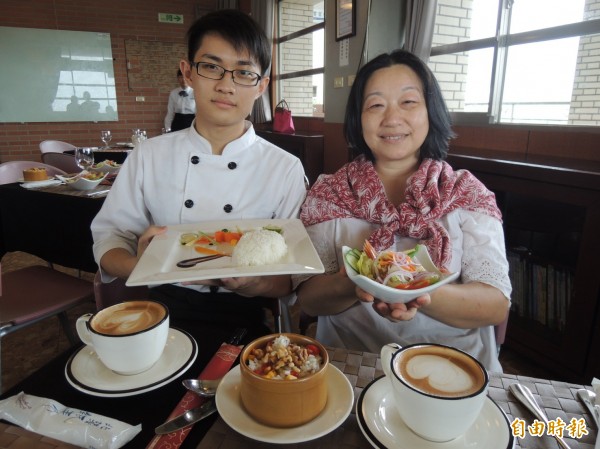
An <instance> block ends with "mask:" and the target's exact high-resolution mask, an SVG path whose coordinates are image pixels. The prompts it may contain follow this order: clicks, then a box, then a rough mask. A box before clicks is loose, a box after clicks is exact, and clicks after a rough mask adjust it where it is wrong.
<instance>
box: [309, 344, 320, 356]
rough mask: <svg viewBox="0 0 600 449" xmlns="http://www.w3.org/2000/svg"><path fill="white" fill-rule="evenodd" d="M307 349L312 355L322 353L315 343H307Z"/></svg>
mask: <svg viewBox="0 0 600 449" xmlns="http://www.w3.org/2000/svg"><path fill="white" fill-rule="evenodd" d="M306 350H307V351H308V353H309V354H312V355H319V354H320V353H321V351H319V348H318V347H317V346H315V345H306Z"/></svg>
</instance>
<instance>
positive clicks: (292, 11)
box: [274, 0, 325, 117]
mask: <svg viewBox="0 0 600 449" xmlns="http://www.w3.org/2000/svg"><path fill="white" fill-rule="evenodd" d="M278 18H279V20H278V24H279V29H278V31H277V37H276V39H275V44H276V47H277V56H276V60H277V72H276V75H275V77H274V78H275V91H276V92H275V97H276V102H279V101H280V100H282V99H285V100H286V101H287V103H288V105H289V106H290V109H291V110H292V111H293V112H294V115H295V116H301V117H323V75H324V73H325V68H324V65H325V60H324V53H325V2H324V0H280V1H279V2H278Z"/></svg>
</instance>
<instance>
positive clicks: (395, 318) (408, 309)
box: [373, 294, 431, 323]
mask: <svg viewBox="0 0 600 449" xmlns="http://www.w3.org/2000/svg"><path fill="white" fill-rule="evenodd" d="M430 303H431V297H430V296H429V295H427V294H426V295H422V296H419V297H418V298H415V299H413V300H412V301H409V302H407V303H404V304H403V303H395V304H390V303H387V302H383V301H381V300H380V299H375V301H374V302H373V309H374V310H375V312H377V313H378V314H379V315H381V316H382V317H384V318H387V319H388V320H390V321H392V322H394V323H398V322H400V321H410V320H412V319H413V318H414V317H415V315H416V314H417V311H418V310H419V309H420V308H421V307H423V306H426V305H428V304H430Z"/></svg>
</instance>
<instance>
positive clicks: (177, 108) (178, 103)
mask: <svg viewBox="0 0 600 449" xmlns="http://www.w3.org/2000/svg"><path fill="white" fill-rule="evenodd" d="M182 90H185V91H186V92H187V94H188V95H187V97H183V96H181V95H179V92H181V91H182ZM175 113H178V114H195V113H196V99H195V98H194V89H192V88H191V87H189V86H186V87H185V89H182V88H181V87H178V88H177V89H173V90H172V91H171V93H170V94H169V102H168V103H167V115H165V128H170V127H171V123H173V117H175Z"/></svg>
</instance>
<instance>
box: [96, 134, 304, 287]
mask: <svg viewBox="0 0 600 449" xmlns="http://www.w3.org/2000/svg"><path fill="white" fill-rule="evenodd" d="M246 127H247V130H246V132H245V134H244V135H243V136H242V137H240V138H239V139H237V140H234V141H233V142H230V143H229V144H228V145H227V146H226V147H225V148H224V150H223V154H222V155H214V154H212V149H211V146H210V143H209V142H208V141H207V140H206V139H205V138H204V137H202V136H201V135H200V134H198V132H197V131H196V129H195V127H194V126H193V125H192V126H191V127H190V128H187V129H184V130H181V131H178V132H174V133H168V134H164V135H161V136H158V137H155V138H152V139H148V140H144V141H142V142H140V143H139V144H138V145H137V146H136V148H135V149H134V150H133V151H132V152H131V154H130V155H129V156H128V157H127V159H126V160H125V163H124V164H123V166H122V167H121V170H120V171H119V174H118V176H117V178H116V180H115V183H114V185H113V186H112V188H111V191H110V193H109V195H108V196H107V197H106V200H105V201H104V205H103V206H102V208H101V209H100V212H98V215H97V216H96V217H95V218H94V220H93V221H92V225H91V231H92V236H93V238H94V247H93V250H94V257H95V259H96V262H97V263H98V266H100V259H101V258H102V256H103V255H104V253H106V252H107V251H108V250H110V249H112V248H125V249H126V250H128V251H129V252H130V253H131V254H135V253H136V252H137V240H138V236H140V235H141V234H142V233H143V232H144V231H145V230H146V229H147V228H148V226H150V225H158V226H163V225H174V224H184V223H198V222H202V221H209V220H235V219H270V218H297V217H298V214H299V210H300V206H301V205H302V202H303V201H304V197H305V195H306V187H305V184H304V169H303V167H302V163H301V162H300V160H299V159H298V158H297V157H296V156H293V155H292V154H290V153H288V152H286V151H284V150H282V149H281V148H279V147H277V146H275V145H273V144H271V143H270V142H268V141H266V140H264V139H262V138H260V137H258V136H257V135H256V134H255V132H254V128H253V127H252V125H251V124H250V122H246ZM112 279H114V277H111V276H109V275H107V274H106V273H102V280H103V282H110V281H111V280H112Z"/></svg>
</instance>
